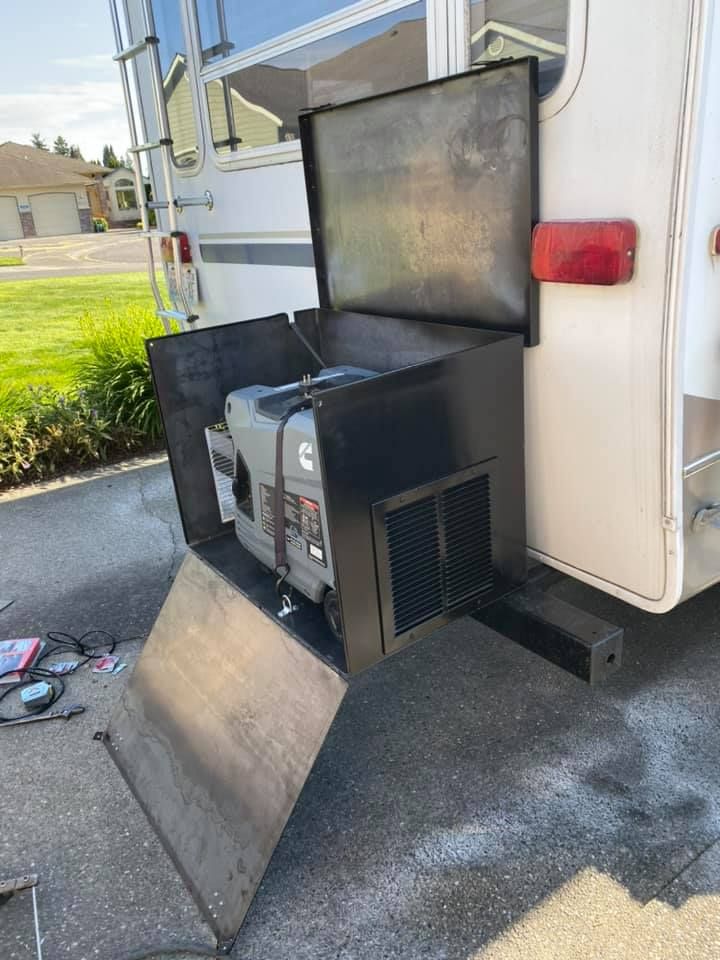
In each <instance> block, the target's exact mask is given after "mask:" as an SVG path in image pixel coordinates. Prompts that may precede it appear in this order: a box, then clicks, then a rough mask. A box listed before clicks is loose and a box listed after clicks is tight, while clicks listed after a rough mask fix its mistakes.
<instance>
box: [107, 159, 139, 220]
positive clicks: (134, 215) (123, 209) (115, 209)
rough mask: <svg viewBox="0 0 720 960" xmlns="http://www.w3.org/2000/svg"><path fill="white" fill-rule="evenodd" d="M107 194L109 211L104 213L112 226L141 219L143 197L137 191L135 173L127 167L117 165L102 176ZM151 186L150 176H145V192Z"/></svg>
mask: <svg viewBox="0 0 720 960" xmlns="http://www.w3.org/2000/svg"><path fill="white" fill-rule="evenodd" d="M102 182H103V188H104V191H105V194H106V196H107V203H108V212H107V213H106V214H104V216H106V217H107V219H108V220H109V222H110V224H111V225H112V226H118V227H119V226H123V227H127V226H129V225H131V224H135V223H137V221H138V220H139V219H140V204H142V203H143V198H142V197H141V198H140V201H139V202H138V197H137V194H136V192H135V175H134V173H133V172H132V170H128V169H127V168H126V167H117V168H116V169H115V170H110V171H109V173H105V174H104V175H103V178H102ZM149 188H150V178H149V177H145V192H146V193H147V192H148V190H149Z"/></svg>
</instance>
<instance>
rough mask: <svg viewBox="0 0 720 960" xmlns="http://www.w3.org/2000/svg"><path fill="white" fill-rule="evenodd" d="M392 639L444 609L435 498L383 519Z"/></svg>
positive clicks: (401, 508)
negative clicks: (392, 623) (391, 602)
mask: <svg viewBox="0 0 720 960" xmlns="http://www.w3.org/2000/svg"><path fill="white" fill-rule="evenodd" d="M385 529H386V533H387V547H388V555H389V558H390V589H391V592H392V599H393V621H394V625H395V635H396V636H397V635H398V634H400V633H405V631H406V630H410V629H412V627H414V626H417V624H419V623H424V622H425V621H426V620H429V619H430V618H431V617H436V616H438V614H440V613H441V612H442V608H443V587H442V566H441V562H440V535H439V529H438V511H437V503H436V498H435V497H428V498H426V499H425V500H418V501H416V502H415V503H413V504H410V505H409V506H407V507H400V508H399V509H398V510H393V511H392V512H391V513H388V514H387V516H386V517H385Z"/></svg>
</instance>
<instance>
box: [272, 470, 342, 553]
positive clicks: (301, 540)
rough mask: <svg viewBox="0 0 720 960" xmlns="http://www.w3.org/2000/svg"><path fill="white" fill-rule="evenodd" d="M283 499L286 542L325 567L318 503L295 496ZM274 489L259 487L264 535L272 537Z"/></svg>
mask: <svg viewBox="0 0 720 960" xmlns="http://www.w3.org/2000/svg"><path fill="white" fill-rule="evenodd" d="M284 499H285V539H286V540H287V542H288V543H289V544H290V545H291V546H293V547H296V548H297V549H298V550H302V549H304V548H305V549H307V555H308V556H309V557H310V559H311V560H312V561H313V562H314V563H319V564H320V565H321V566H323V567H326V566H327V560H326V558H325V544H324V542H323V532H322V521H321V519H320V504H319V503H318V502H317V501H316V500H309V499H308V498H307V497H300V496H298V495H297V494H295V493H289V492H288V491H287V490H286V491H285V494H284ZM274 503H275V487H271V486H269V485H268V484H266V483H261V484H260V515H261V519H262V528H263V530H264V531H265V533H266V534H267V535H268V536H270V537H274V536H275V509H274Z"/></svg>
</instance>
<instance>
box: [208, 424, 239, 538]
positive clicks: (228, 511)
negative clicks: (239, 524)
mask: <svg viewBox="0 0 720 960" xmlns="http://www.w3.org/2000/svg"><path fill="white" fill-rule="evenodd" d="M205 439H206V441H207V446H208V453H209V454H210V466H211V467H212V474H213V481H214V483H215V496H216V497H217V503H218V510H219V511H220V519H221V520H222V522H223V523H228V522H229V521H230V520H232V519H233V517H234V516H235V498H234V496H233V492H232V482H233V474H234V472H235V462H234V461H235V451H234V445H233V439H232V436H231V434H230V430H229V429H228V425H227V424H226V423H224V422H223V423H216V424H215V425H214V426H212V427H206V428H205Z"/></svg>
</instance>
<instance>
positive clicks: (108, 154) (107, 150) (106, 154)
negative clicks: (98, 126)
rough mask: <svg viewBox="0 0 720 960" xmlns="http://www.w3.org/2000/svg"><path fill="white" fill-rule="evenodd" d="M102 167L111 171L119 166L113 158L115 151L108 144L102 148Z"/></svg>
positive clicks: (116, 159) (115, 158) (118, 162)
mask: <svg viewBox="0 0 720 960" xmlns="http://www.w3.org/2000/svg"><path fill="white" fill-rule="evenodd" d="M103 166H104V167H110V168H111V169H112V170H115V169H116V168H117V167H119V166H120V161H119V160H118V158H117V157H116V156H115V151H114V150H113V148H112V145H111V144H109V143H106V144H105V146H104V147H103Z"/></svg>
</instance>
